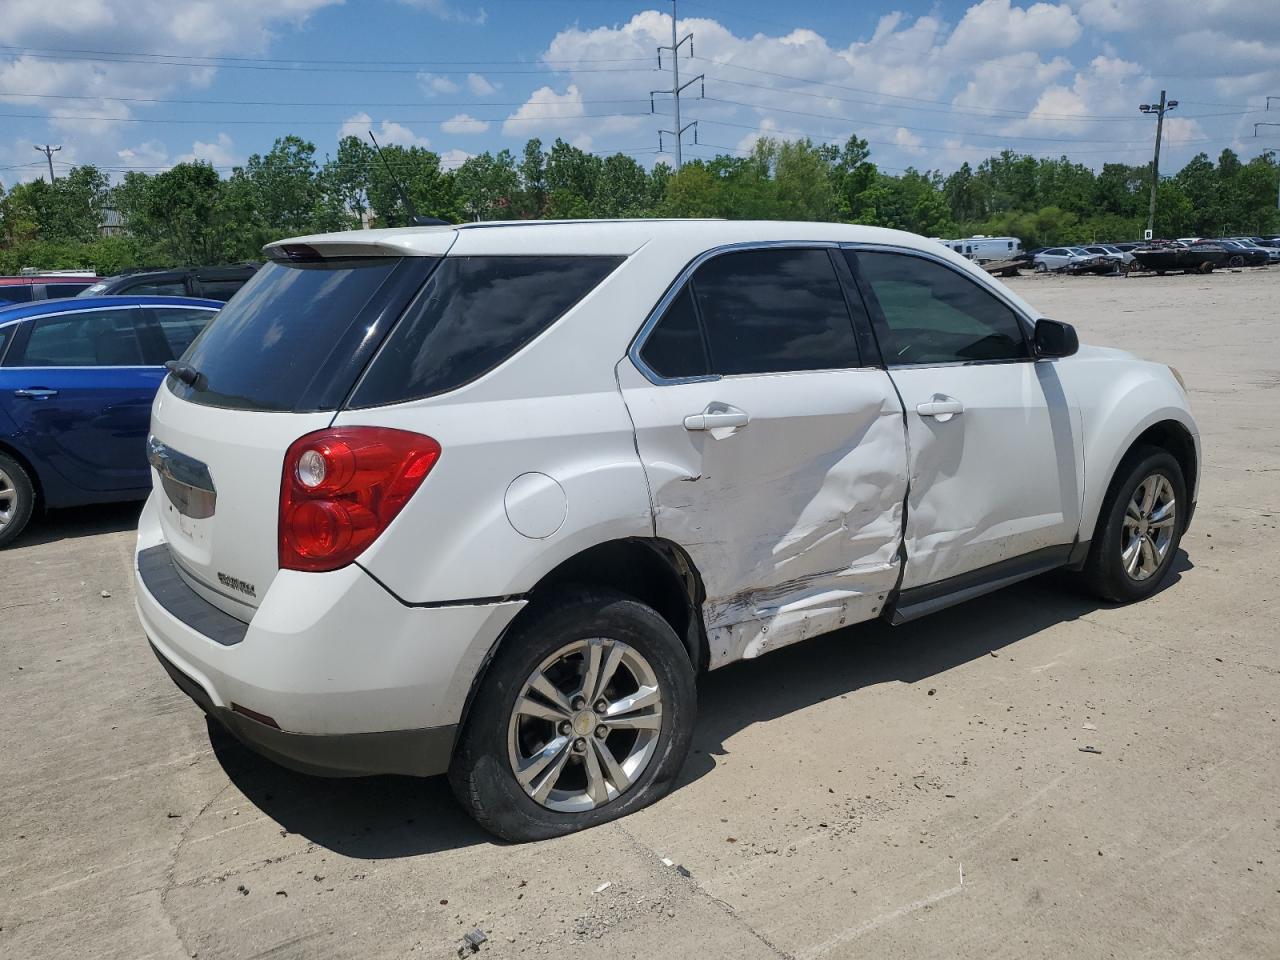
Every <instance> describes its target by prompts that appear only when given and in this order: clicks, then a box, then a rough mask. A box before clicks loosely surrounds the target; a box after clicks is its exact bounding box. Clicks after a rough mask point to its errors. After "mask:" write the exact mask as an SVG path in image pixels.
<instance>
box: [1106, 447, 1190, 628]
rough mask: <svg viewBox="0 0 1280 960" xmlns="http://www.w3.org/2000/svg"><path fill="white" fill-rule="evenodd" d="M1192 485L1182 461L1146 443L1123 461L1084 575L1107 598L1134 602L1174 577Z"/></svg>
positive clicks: (1109, 495) (1119, 601) (1109, 493)
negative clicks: (1171, 575)
mask: <svg viewBox="0 0 1280 960" xmlns="http://www.w3.org/2000/svg"><path fill="white" fill-rule="evenodd" d="M1186 509H1187V487H1186V480H1185V478H1184V477H1183V475H1182V468H1181V467H1180V466H1179V465H1178V461H1177V460H1175V459H1174V458H1173V456H1172V455H1171V454H1170V453H1168V452H1167V451H1165V450H1160V449H1158V448H1155V447H1146V448H1143V449H1140V450H1138V451H1135V452H1134V453H1133V454H1131V455H1130V456H1129V457H1128V458H1126V459H1125V461H1124V462H1123V463H1122V464H1121V465H1120V469H1119V470H1118V471H1117V473H1116V481H1115V483H1114V484H1113V486H1112V488H1111V490H1110V491H1109V492H1108V494H1107V498H1106V500H1105V501H1103V505H1102V514H1101V516H1100V517H1099V518H1098V527H1097V529H1096V531H1095V533H1094V537H1093V543H1092V545H1091V546H1090V550H1089V557H1088V559H1087V560H1086V561H1085V567H1084V578H1085V582H1086V583H1087V584H1088V586H1089V588H1090V589H1091V590H1092V591H1093V592H1094V593H1095V594H1097V595H1098V596H1099V597H1101V598H1102V599H1104V600H1111V601H1114V602H1117V603H1132V602H1133V601H1135V600H1144V599H1146V598H1147V597H1149V596H1151V595H1152V594H1153V593H1155V592H1156V591H1157V590H1159V589H1160V587H1161V585H1162V584H1163V583H1164V582H1165V580H1166V579H1168V577H1169V572H1170V571H1171V570H1172V569H1173V560H1174V556H1175V555H1176V554H1177V552H1178V544H1179V543H1180V542H1181V540H1182V530H1183V527H1184V526H1185V525H1186V521H1185V517H1186Z"/></svg>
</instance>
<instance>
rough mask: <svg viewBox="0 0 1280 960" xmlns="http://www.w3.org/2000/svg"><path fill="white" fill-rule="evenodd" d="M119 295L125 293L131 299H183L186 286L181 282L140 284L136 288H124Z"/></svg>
mask: <svg viewBox="0 0 1280 960" xmlns="http://www.w3.org/2000/svg"><path fill="white" fill-rule="evenodd" d="M121 293H127V294H129V296H132V297H185V296H186V295H187V285H186V284H185V283H183V282H182V281H181V280H171V281H169V282H167V283H140V284H138V285H137V286H131V287H127V288H125V289H124V290H122V291H121Z"/></svg>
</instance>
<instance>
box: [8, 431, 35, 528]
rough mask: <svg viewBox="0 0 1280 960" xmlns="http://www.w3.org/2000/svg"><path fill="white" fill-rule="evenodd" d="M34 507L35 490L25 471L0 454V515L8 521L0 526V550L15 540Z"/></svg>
mask: <svg viewBox="0 0 1280 960" xmlns="http://www.w3.org/2000/svg"><path fill="white" fill-rule="evenodd" d="M6 478H7V480H8V482H7V483H6V482H5V480H6ZM35 506H36V490H35V487H34V486H33V485H32V483H31V478H30V477H29V476H27V471H26V469H25V468H24V467H23V466H22V464H20V463H18V461H17V460H15V459H13V457H11V456H9V455H8V454H6V453H0V513H7V514H8V519H7V520H5V521H4V522H3V523H2V524H0V548H3V547H7V546H8V545H9V544H10V543H12V542H13V541H14V540H15V539H17V537H18V535H19V534H21V533H22V531H23V529H24V528H25V527H26V525H27V521H29V520H30V519H31V513H32V511H33V510H34V509H35Z"/></svg>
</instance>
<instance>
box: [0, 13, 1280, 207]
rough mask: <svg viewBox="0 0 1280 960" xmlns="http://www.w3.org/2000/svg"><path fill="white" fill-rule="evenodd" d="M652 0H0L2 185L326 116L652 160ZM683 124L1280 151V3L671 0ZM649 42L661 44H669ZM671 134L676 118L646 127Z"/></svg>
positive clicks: (1171, 151) (138, 160)
mask: <svg viewBox="0 0 1280 960" xmlns="http://www.w3.org/2000/svg"><path fill="white" fill-rule="evenodd" d="M670 10H671V5H670V3H669V2H650V3H641V2H635V0H575V2H570V0H347V2H345V3H344V2H341V0H274V2H273V0H184V2H182V3H179V4H175V3H173V2H171V0H58V2H50V0H5V2H4V14H3V16H0V182H3V183H12V182H13V181H15V180H18V179H30V178H32V177H35V176H40V175H42V173H43V171H44V169H45V164H44V160H43V158H42V157H41V156H40V155H39V154H37V153H35V152H34V151H33V150H32V144H37V143H41V144H42V143H53V144H61V145H62V148H63V149H62V151H61V152H60V153H59V154H57V155H55V160H56V161H57V168H58V169H61V170H66V169H67V168H68V167H69V166H70V165H71V164H73V163H81V162H92V163H96V164H99V165H100V166H102V167H104V168H107V169H109V170H111V171H112V173H113V174H114V175H116V176H119V175H122V174H123V172H124V171H125V170H127V169H141V170H148V171H156V170H161V169H164V168H165V167H167V166H169V165H171V164H173V163H175V162H177V161H179V160H183V159H190V158H192V157H198V158H201V159H206V160H209V161H210V162H212V163H213V164H215V166H217V167H218V168H219V169H221V170H224V171H226V170H229V169H230V167H231V166H233V165H235V164H238V163H243V162H244V160H245V159H246V158H247V157H248V156H249V155H250V154H251V153H255V152H262V151H265V150H266V149H268V148H269V147H270V145H271V142H272V141H273V140H274V139H275V138H276V137H278V136H283V135H285V134H287V133H296V134H299V135H301V136H304V137H306V138H307V139H309V140H311V141H312V142H314V143H315V144H316V146H317V148H318V153H319V155H320V156H321V157H323V155H324V154H325V153H328V152H332V151H333V150H334V147H335V144H336V142H337V139H338V137H339V136H340V135H341V134H342V133H343V132H353V133H358V134H361V135H363V133H364V131H365V130H366V129H368V128H370V127H372V128H373V129H374V131H375V132H376V133H378V134H380V135H381V136H380V139H382V140H383V141H384V142H394V143H403V144H409V143H417V144H421V145H424V146H428V145H429V146H430V147H431V148H432V149H433V150H436V151H437V152H439V153H440V154H441V155H442V157H444V158H445V161H446V163H447V164H451V165H456V164H457V163H459V162H461V161H462V160H463V159H464V158H465V157H466V156H467V155H470V154H475V153H478V152H482V151H484V150H499V149H502V148H503V147H510V148H512V149H513V150H516V151H518V150H519V149H520V147H521V146H522V145H523V143H524V141H525V140H526V139H527V138H528V137H531V136H539V137H541V138H542V139H543V140H544V141H546V142H550V141H552V140H554V139H555V138H556V137H557V136H560V137H563V138H564V139H566V140H568V141H570V142H573V143H576V144H578V145H579V146H582V147H583V148H585V149H590V150H594V151H597V152H613V151H615V150H622V151H624V152H627V153H630V154H632V155H634V156H635V157H636V158H637V159H639V160H640V161H641V162H643V163H645V164H650V163H652V162H654V161H656V160H658V159H670V157H669V153H667V154H664V153H659V151H658V130H659V129H660V128H663V127H666V128H670V126H671V117H670V116H669V109H670V104H669V98H666V97H663V96H661V95H659V96H657V97H656V98H655V100H656V106H657V109H658V111H659V112H660V114H663V115H660V116H652V115H650V113H649V92H650V90H653V89H660V88H663V87H669V86H670V83H671V75H670V73H669V72H659V71H657V70H656V66H657V65H656V61H655V59H654V56H653V55H654V52H655V51H654V48H655V47H656V46H657V45H658V44H660V43H669V42H670ZM679 15H680V18H679V29H680V32H681V33H682V34H683V33H685V32H688V31H692V33H693V34H694V45H693V53H694V54H695V56H693V57H689V56H688V48H687V47H686V48H684V50H683V51H682V54H683V56H682V60H681V71H682V79H688V78H691V77H694V76H697V75H699V74H705V76H706V80H705V98H701V97H700V96H699V94H700V93H701V92H702V90H703V86H702V84H701V83H698V84H694V85H693V86H692V87H691V88H690V89H689V90H688V92H687V93H688V96H687V97H686V99H685V101H684V120H685V122H689V121H690V120H695V119H696V120H698V121H699V122H698V128H697V133H698V141H699V144H698V145H696V146H695V145H693V144H692V142H691V140H692V134H690V135H688V139H687V140H686V148H685V156H686V157H690V156H710V155H713V154H714V153H717V152H734V151H738V152H743V151H746V150H748V149H749V148H750V146H751V143H752V142H753V140H754V139H755V138H757V137H759V136H775V137H783V138H795V137H799V136H809V137H811V138H813V139H815V140H840V141H843V140H844V139H845V138H846V137H847V136H848V134H849V133H850V132H857V133H858V134H859V135H860V136H863V137H866V138H867V139H868V140H870V141H871V143H872V158H873V159H874V160H876V161H877V162H878V163H880V164H881V165H882V166H884V167H886V168H888V169H890V170H895V171H896V170H901V169H903V168H905V167H907V166H914V167H917V168H936V169H941V170H944V171H949V170H952V169H954V168H955V167H957V166H959V164H960V163H961V162H964V161H966V160H967V161H969V162H976V161H978V160H980V159H982V158H983V157H985V156H988V155H990V154H992V153H995V152H998V151H999V150H1001V149H1003V148H1006V147H1007V148H1012V149H1016V150H1019V151H1024V152H1028V153H1034V154H1038V155H1060V154H1065V155H1067V156H1069V157H1071V158H1073V159H1077V160H1079V161H1081V162H1083V163H1088V164H1090V165H1093V166H1097V165H1099V164H1100V163H1101V162H1102V161H1103V160H1104V159H1107V160H1110V159H1123V160H1125V161H1128V162H1133V163H1140V162H1144V161H1145V160H1146V159H1147V157H1149V155H1150V149H1151V140H1152V135H1153V132H1154V131H1153V130H1152V127H1153V125H1154V121H1153V120H1151V119H1150V118H1148V117H1144V116H1142V115H1141V114H1139V113H1138V112H1137V109H1136V108H1137V105H1138V104H1139V103H1143V102H1150V101H1153V100H1156V99H1158V97H1159V91H1160V89H1161V88H1162V87H1163V88H1167V89H1168V90H1169V95H1170V96H1171V97H1173V98H1176V99H1178V100H1179V101H1180V103H1179V107H1178V109H1177V110H1175V111H1173V112H1172V113H1171V114H1170V119H1169V122H1168V123H1167V124H1166V129H1165V133H1166V147H1165V152H1164V154H1163V157H1162V167H1163V168H1164V169H1166V170H1169V171H1172V170H1176V169H1177V168H1178V167H1179V166H1181V165H1182V164H1183V163H1185V162H1186V160H1188V159H1189V158H1190V157H1191V156H1193V155H1194V154H1195V153H1197V152H1199V151H1202V150H1203V151H1205V152H1207V153H1209V154H1210V155H1211V156H1216V155H1217V153H1218V152H1219V151H1220V150H1221V149H1222V148H1223V147H1227V146H1231V147H1233V148H1234V149H1236V150H1237V151H1239V152H1240V153H1241V154H1243V155H1244V156H1246V157H1249V156H1254V155H1256V154H1257V153H1259V152H1260V151H1261V150H1263V149H1266V148H1267V147H1272V148H1274V147H1276V146H1277V145H1280V126H1276V127H1262V128H1260V130H1259V132H1260V133H1261V134H1262V136H1260V137H1255V136H1254V135H1253V133H1254V127H1253V124H1254V123H1255V122H1257V121H1267V120H1269V119H1271V118H1274V120H1276V121H1280V99H1277V100H1274V101H1273V106H1274V107H1275V109H1274V110H1272V111H1271V112H1270V113H1269V114H1268V112H1266V111H1265V109H1264V107H1265V104H1266V97H1267V96H1268V95H1272V96H1277V97H1280V17H1277V16H1276V15H1275V11H1274V10H1273V9H1272V5H1270V4H1266V3H1260V2H1253V3H1250V2H1247V0H1060V2H1042V3H1026V2H1020V0H948V2H934V3H926V2H919V0H896V2H894V0H884V2H878V0H864V2H860V3H856V4H854V3H829V2H827V3H816V2H812V3H811V2H793V3H789V4H778V3H776V2H774V3H766V2H763V0H737V2H735V0H706V2H702V0H682V2H681V3H680V5H679ZM668 62H669V61H668V60H667V59H664V64H666V63H668ZM664 141H665V146H666V147H667V149H668V151H669V150H670V146H671V139H670V137H666V138H664Z"/></svg>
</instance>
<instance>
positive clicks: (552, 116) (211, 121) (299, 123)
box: [0, 112, 649, 127]
mask: <svg viewBox="0 0 1280 960" xmlns="http://www.w3.org/2000/svg"><path fill="white" fill-rule="evenodd" d="M647 116H649V114H648V113H647V112H645V113H640V112H635V113H579V114H575V115H573V116H571V117H566V116H565V115H564V114H562V113H547V114H537V115H534V116H523V117H516V116H510V117H490V118H481V117H475V118H472V119H476V120H480V122H482V123H505V122H506V121H508V120H510V121H513V122H516V123H520V122H523V121H526V120H600V119H611V118H616V117H647ZM0 117H5V118H10V119H18V120H49V119H55V120H84V121H97V122H101V123H154V124H192V123H197V124H208V125H211V126H236V125H240V126H263V125H266V126H278V127H287V126H294V127H331V126H334V125H335V124H336V125H338V126H341V125H342V124H344V123H347V122H348V120H347V118H345V117H344V118H342V119H335V120H295V119H287V120H286V119H279V118H276V119H272V120H244V119H240V118H226V119H220V118H217V117H214V118H206V119H197V118H193V117H95V116H86V117H72V116H63V115H59V116H57V117H52V118H51V117H47V116H43V115H41V114H38V113H0ZM455 119H457V118H456V117H444V118H431V117H416V118H408V119H406V118H399V119H396V118H391V117H387V118H379V119H378V122H379V123H401V124H410V123H416V124H442V123H449V122H451V121H453V120H455Z"/></svg>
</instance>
